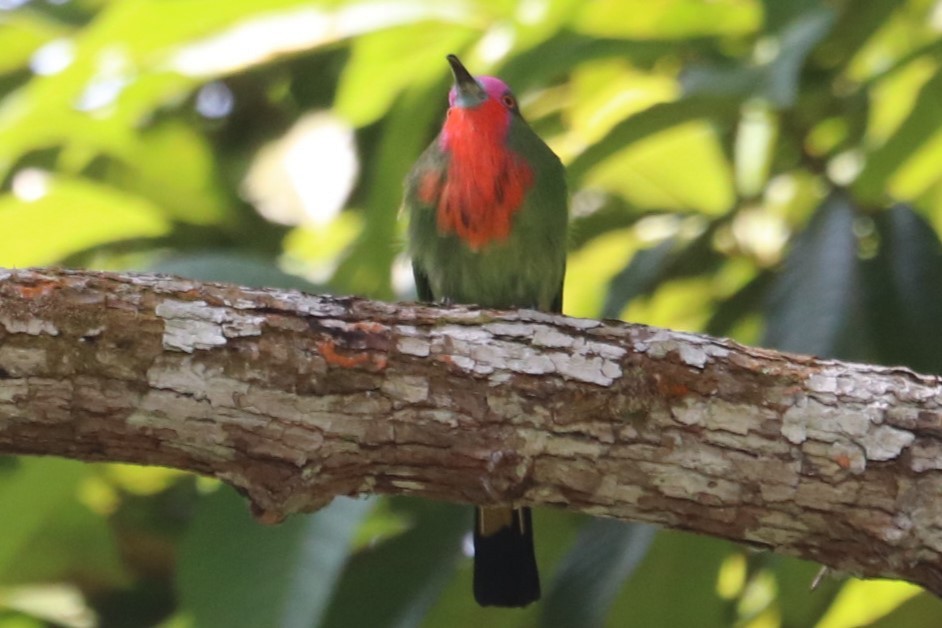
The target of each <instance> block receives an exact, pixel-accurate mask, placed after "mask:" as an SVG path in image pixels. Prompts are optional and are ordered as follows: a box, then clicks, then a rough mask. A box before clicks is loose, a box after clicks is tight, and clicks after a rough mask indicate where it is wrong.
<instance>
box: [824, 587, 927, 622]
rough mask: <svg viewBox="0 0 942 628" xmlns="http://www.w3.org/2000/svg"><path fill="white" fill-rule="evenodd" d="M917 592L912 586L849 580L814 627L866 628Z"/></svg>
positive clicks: (918, 590)
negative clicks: (860, 627)
mask: <svg viewBox="0 0 942 628" xmlns="http://www.w3.org/2000/svg"><path fill="white" fill-rule="evenodd" d="M920 591H921V589H920V588H919V587H917V586H916V585H914V584H910V583H908V582H902V581H899V580H850V581H848V582H847V584H845V585H844V587H843V588H842V589H841V592H840V593H839V594H838V595H837V598H836V599H835V600H834V604H833V605H832V606H831V608H830V609H829V610H828V612H827V613H826V614H825V615H824V617H823V618H822V619H821V621H820V622H819V623H818V624H817V625H818V628H843V626H868V625H870V622H872V621H874V620H877V619H880V618H881V617H883V616H885V615H886V614H887V613H889V612H890V611H892V610H893V609H895V608H897V607H898V606H899V605H900V604H902V603H903V602H905V601H906V600H908V599H910V598H912V597H913V596H915V595H918V594H919V592H920Z"/></svg>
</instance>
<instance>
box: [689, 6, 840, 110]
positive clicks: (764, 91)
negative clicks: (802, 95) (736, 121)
mask: <svg viewBox="0 0 942 628" xmlns="http://www.w3.org/2000/svg"><path fill="white" fill-rule="evenodd" d="M833 24H834V12H833V11H832V10H831V9H829V8H827V7H817V8H815V9H814V10H812V11H807V12H803V13H800V14H799V15H798V16H797V17H796V18H795V19H794V20H793V21H791V22H789V23H788V24H787V25H785V26H784V27H782V28H781V32H780V34H779V35H778V38H779V41H778V42H777V44H778V46H779V52H778V54H776V55H775V57H774V58H773V59H772V60H771V61H770V62H768V63H765V64H762V65H748V64H742V63H739V64H729V65H726V66H721V67H716V66H693V67H691V68H688V69H687V70H686V71H685V72H684V77H683V84H684V90H685V92H686V93H687V94H688V95H693V94H699V95H715V96H727V97H730V96H736V97H738V98H739V99H742V100H745V99H747V98H751V97H761V98H764V99H766V100H768V101H769V102H770V103H771V104H773V105H774V106H776V107H779V108H786V107H791V106H792V105H793V104H794V103H795V100H796V98H797V95H798V89H799V79H800V77H801V70H802V68H803V67H804V64H805V60H806V59H807V58H808V55H809V54H810V53H811V51H812V50H813V49H814V47H815V46H816V45H817V44H818V43H819V42H820V41H821V40H822V39H823V38H824V37H825V36H826V35H827V34H828V33H829V32H830V30H831V27H832V26H833Z"/></svg>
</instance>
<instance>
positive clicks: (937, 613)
mask: <svg viewBox="0 0 942 628" xmlns="http://www.w3.org/2000/svg"><path fill="white" fill-rule="evenodd" d="M900 597H902V596H900ZM939 617H942V600H939V598H938V597H936V596H935V595H933V594H931V593H928V592H926V591H923V592H922V593H918V594H916V595H914V596H912V597H910V598H908V599H906V600H905V601H903V602H902V603H901V604H899V606H897V607H896V608H895V609H893V610H891V611H890V612H889V613H887V614H886V615H884V616H883V617H881V618H880V619H877V620H875V621H873V622H871V623H870V624H868V628H899V627H900V626H905V627H906V628H935V625H936V624H937V623H938V622H939Z"/></svg>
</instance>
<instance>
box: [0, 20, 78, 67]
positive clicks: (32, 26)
mask: <svg viewBox="0 0 942 628" xmlns="http://www.w3.org/2000/svg"><path fill="white" fill-rule="evenodd" d="M0 27H2V28H0V50H2V51H3V54H2V55H0V75H2V74H6V73H8V72H14V71H16V70H20V69H22V68H24V67H26V65H27V64H28V63H29V60H30V58H31V57H32V56H33V53H34V52H36V50H37V49H38V48H39V47H40V46H42V45H43V44H45V43H47V42H49V41H52V40H53V39H55V38H57V37H62V36H64V35H65V34H66V33H68V32H69V29H68V28H65V27H63V26H62V25H60V24H56V23H55V22H53V21H51V20H46V19H43V17H42V16H41V15H40V14H39V13H38V12H35V11H14V12H12V13H10V12H9V11H8V12H5V13H0Z"/></svg>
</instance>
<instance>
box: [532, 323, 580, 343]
mask: <svg viewBox="0 0 942 628" xmlns="http://www.w3.org/2000/svg"><path fill="white" fill-rule="evenodd" d="M533 344H535V345H536V346H538V347H550V348H559V349H562V348H565V347H570V346H572V337H571V336H569V335H568V334H564V333H562V332H561V331H559V330H558V329H556V328H555V327H550V326H548V325H536V326H534V329H533Z"/></svg>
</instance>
